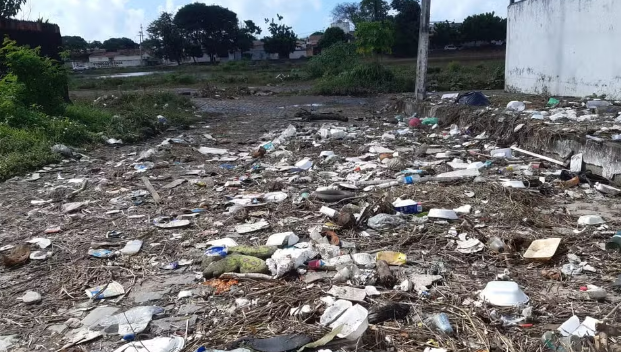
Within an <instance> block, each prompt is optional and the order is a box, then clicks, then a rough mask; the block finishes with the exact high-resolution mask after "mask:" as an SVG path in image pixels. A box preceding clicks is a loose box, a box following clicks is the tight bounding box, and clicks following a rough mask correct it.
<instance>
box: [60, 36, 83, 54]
mask: <svg viewBox="0 0 621 352" xmlns="http://www.w3.org/2000/svg"><path fill="white" fill-rule="evenodd" d="M62 41H63V49H64V50H69V52H71V53H84V52H86V51H87V50H88V42H87V41H86V40H84V38H82V37H78V36H63V37H62Z"/></svg>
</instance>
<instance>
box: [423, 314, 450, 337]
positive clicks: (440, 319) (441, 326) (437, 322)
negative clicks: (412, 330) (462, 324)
mask: <svg viewBox="0 0 621 352" xmlns="http://www.w3.org/2000/svg"><path fill="white" fill-rule="evenodd" d="M426 323H427V324H428V325H431V326H433V327H434V328H435V329H436V330H438V331H440V332H443V333H445V334H452V333H453V332H454V330H453V326H451V322H450V321H449V317H448V315H446V313H438V314H434V315H432V316H430V317H429V318H428V319H427V321H426Z"/></svg>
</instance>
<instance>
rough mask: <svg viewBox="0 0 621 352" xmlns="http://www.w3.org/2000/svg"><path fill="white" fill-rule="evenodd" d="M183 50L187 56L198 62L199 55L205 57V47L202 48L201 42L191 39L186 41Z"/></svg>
mask: <svg viewBox="0 0 621 352" xmlns="http://www.w3.org/2000/svg"><path fill="white" fill-rule="evenodd" d="M183 52H184V53H185V55H186V56H189V57H191V58H192V59H194V62H196V58H197V57H203V48H201V46H200V44H196V43H192V42H191V41H189V40H186V41H185V42H184V44H183Z"/></svg>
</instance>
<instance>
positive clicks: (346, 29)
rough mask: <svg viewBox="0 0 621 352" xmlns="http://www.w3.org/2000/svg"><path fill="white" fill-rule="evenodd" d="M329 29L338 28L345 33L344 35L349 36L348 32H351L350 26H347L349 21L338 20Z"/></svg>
mask: <svg viewBox="0 0 621 352" xmlns="http://www.w3.org/2000/svg"><path fill="white" fill-rule="evenodd" d="M330 27H336V28H340V29H342V30H343V32H345V34H349V32H351V25H350V24H349V21H344V20H338V21H336V22H333V23H332V25H331V26H330Z"/></svg>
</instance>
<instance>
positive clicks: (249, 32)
mask: <svg viewBox="0 0 621 352" xmlns="http://www.w3.org/2000/svg"><path fill="white" fill-rule="evenodd" d="M261 32H262V31H261V28H260V27H259V26H257V25H256V24H255V23H254V22H253V21H250V20H248V21H244V27H243V28H241V29H240V30H239V34H238V37H237V49H239V50H240V51H241V52H242V53H243V52H246V51H248V50H250V49H252V46H253V42H254V41H255V40H257V37H256V36H257V35H260V34H261Z"/></svg>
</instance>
